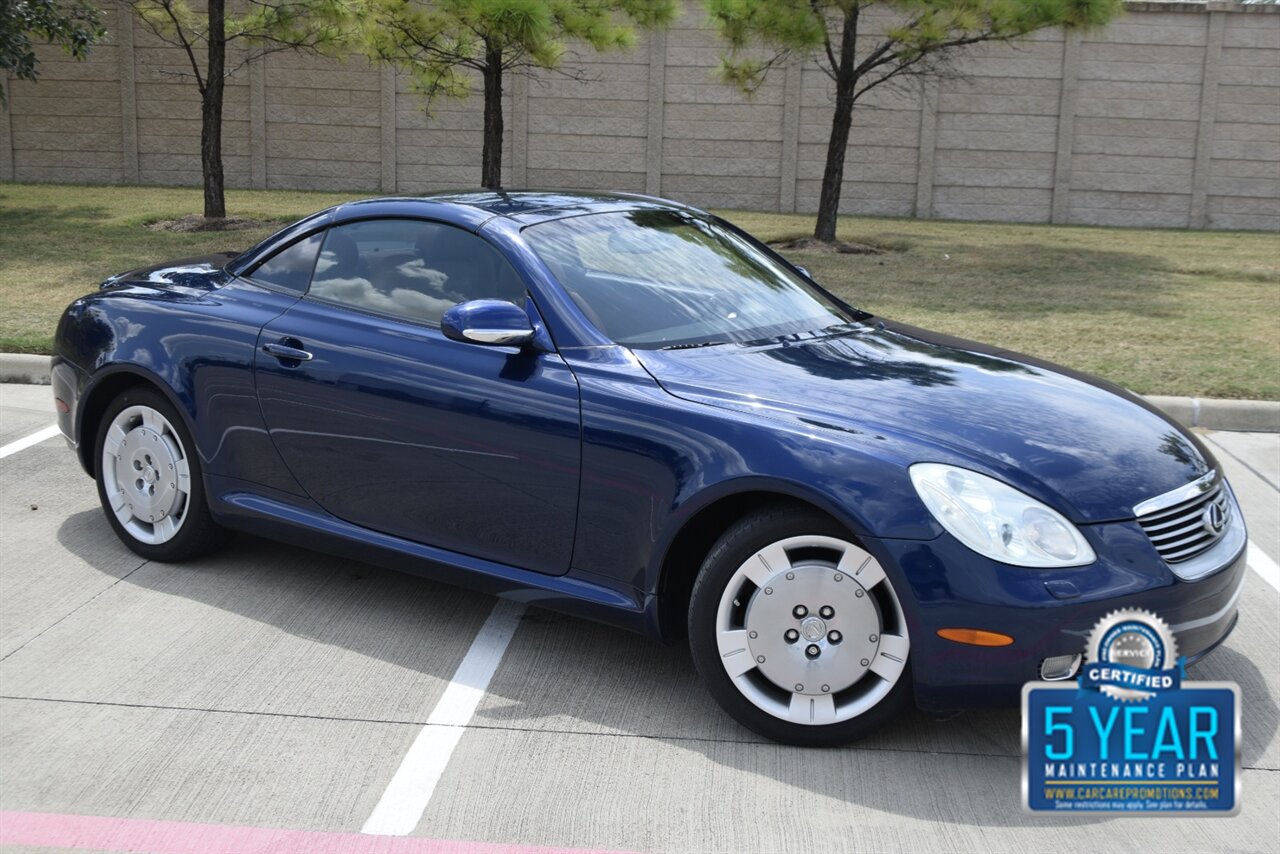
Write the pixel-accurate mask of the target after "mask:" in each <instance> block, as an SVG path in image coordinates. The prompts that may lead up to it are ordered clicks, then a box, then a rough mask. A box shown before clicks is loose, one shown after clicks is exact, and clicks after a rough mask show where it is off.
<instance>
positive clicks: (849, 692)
mask: <svg viewBox="0 0 1280 854" xmlns="http://www.w3.org/2000/svg"><path fill="white" fill-rule="evenodd" d="M689 639H690V647H691V649H692V651H693V658H694V663H695V664H696V665H697V667H698V671H699V672H700V673H701V674H702V677H703V679H705V680H706V682H707V685H708V687H709V688H710V690H711V693H712V694H713V695H714V696H715V698H716V700H717V701H718V702H719V703H720V705H721V706H723V707H724V708H725V710H726V711H727V712H729V714H730V715H732V716H733V717H734V718H735V719H737V720H738V722H739V723H742V724H743V725H745V726H746V727H748V728H750V729H752V730H754V731H755V732H758V733H760V734H761V735H764V736H766V737H768V738H771V739H774V740H776V741H781V742H785V743H788V744H800V745H814V746H817V745H831V744H840V743H844V742H848V741H853V740H854V739H857V738H861V737H862V736H864V735H866V734H868V733H870V732H871V731H872V730H874V729H876V728H877V727H879V726H880V725H881V724H883V723H884V722H886V721H887V720H889V719H890V718H891V717H892V716H893V715H894V713H895V712H897V711H898V710H899V709H900V708H901V707H902V705H903V704H904V703H906V701H907V699H908V696H909V693H910V682H911V679H910V673H909V671H908V659H909V655H910V651H911V641H910V637H909V635H908V633H907V623H906V618H905V616H904V614H903V610H902V605H901V603H900V602H899V600H898V595H897V593H896V592H895V591H894V589H893V585H892V583H891V582H890V580H889V579H888V577H887V576H886V575H885V572H884V570H883V569H882V568H881V566H880V564H879V563H878V562H877V561H876V559H875V558H874V557H872V556H871V555H870V554H869V553H868V552H867V551H865V550H864V549H862V548H861V547H860V546H858V545H857V544H855V543H854V542H853V541H852V540H851V538H850V536H849V534H848V532H847V531H845V530H843V528H841V526H840V525H838V524H837V523H836V522H835V521H834V520H832V519H830V518H829V517H827V516H824V515H822V514H820V513H817V512H814V511H809V510H806V509H803V508H789V507H779V508H773V509H768V510H764V511H761V512H758V513H756V514H753V515H751V516H748V517H746V518H744V519H742V520H741V521H739V522H738V523H737V524H735V525H734V526H733V527H732V528H730V529H729V530H728V531H727V532H725V534H724V536H722V537H721V538H720V540H719V542H717V543H716V545H715V546H714V547H713V548H712V550H711V552H710V554H708V555H707V559H706V560H705V561H704V562H703V565H702V569H701V571H700V572H699V575H698V579H697V581H696V582H695V584H694V588H693V595H692V600H691V603H690V609H689Z"/></svg>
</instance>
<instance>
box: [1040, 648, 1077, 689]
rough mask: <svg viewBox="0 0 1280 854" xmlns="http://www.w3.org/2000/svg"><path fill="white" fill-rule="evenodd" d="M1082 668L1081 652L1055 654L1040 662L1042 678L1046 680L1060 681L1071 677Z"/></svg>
mask: <svg viewBox="0 0 1280 854" xmlns="http://www.w3.org/2000/svg"><path fill="white" fill-rule="evenodd" d="M1079 669H1080V653H1076V654H1075V655H1055V656H1054V657H1053V658H1046V659H1045V660H1044V661H1042V662H1040V678H1041V679H1043V680H1045V681H1046V682H1060V681H1062V680H1063V679H1070V678H1071V677H1072V676H1075V675H1076V671H1077V670H1079Z"/></svg>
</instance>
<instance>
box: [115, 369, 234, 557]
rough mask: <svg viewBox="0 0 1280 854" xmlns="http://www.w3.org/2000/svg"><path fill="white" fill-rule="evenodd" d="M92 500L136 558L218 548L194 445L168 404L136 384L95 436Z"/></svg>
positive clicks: (218, 530) (220, 533)
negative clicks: (95, 474)
mask: <svg viewBox="0 0 1280 854" xmlns="http://www.w3.org/2000/svg"><path fill="white" fill-rule="evenodd" d="M97 459H98V497H99V498H100V499H101V501H102V509H103V510H104V511H105V512H106V514H107V521H109V522H110V523H111V527H112V528H113V529H114V530H115V532H116V535H117V536H118V537H120V539H121V540H122V541H123V542H124V544H125V545H127V546H128V547H129V548H131V549H132V550H133V551H135V552H137V553H138V554H140V555H142V556H143V557H146V558H150V559H153V560H163V561H179V560H185V559H187V558H192V557H197V556H199V555H201V554H204V553H206V552H208V551H211V550H212V549H214V548H216V547H217V546H219V545H221V544H222V543H223V542H224V541H225V539H226V537H227V532H226V531H225V529H223V528H222V527H221V526H219V525H218V524H217V523H216V522H214V521H213V518H212V516H210V515H209V509H208V502H207V501H206V499H205V495H204V483H203V480H202V479H201V471H200V461H199V459H198V457H197V455H196V454H195V443H194V442H193V441H192V440H191V436H190V434H189V433H188V432H187V428H186V425H185V424H184V423H183V421H182V419H181V418H180V417H179V416H178V413H177V412H176V411H175V410H174V408H173V406H172V405H171V404H170V403H169V401H167V400H166V399H165V398H164V397H163V396H162V395H161V394H160V393H159V392H157V391H155V390H153V389H150V388H146V387H143V386H136V387H134V388H130V389H127V390H126V391H124V392H123V393H121V394H120V396H119V397H117V398H116V399H115V400H114V401H112V402H111V405H110V406H108V407H107V411H106V413H105V414H104V415H103V420H102V423H101V424H100V425H99V429H98V433H97Z"/></svg>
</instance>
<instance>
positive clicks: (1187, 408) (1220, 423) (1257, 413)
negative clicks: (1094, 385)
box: [1146, 395, 1280, 433]
mask: <svg viewBox="0 0 1280 854" xmlns="http://www.w3.org/2000/svg"><path fill="white" fill-rule="evenodd" d="M1146 401H1147V402H1148V403H1150V404H1151V405H1152V406H1154V407H1156V408H1157V409H1160V410H1162V411H1163V412H1164V413H1165V414H1166V415H1168V416H1169V417H1170V418H1172V419H1173V420H1174V421H1177V422H1178V423H1179V424H1181V425H1183V426H1184V427H1202V428H1204V429H1206V430H1238V431H1242V432H1249V433H1280V402H1277V401H1274V400H1222V399H1218V398H1212V397H1210V398H1199V397H1165V396H1162V395H1150V396H1148V397H1147V398H1146Z"/></svg>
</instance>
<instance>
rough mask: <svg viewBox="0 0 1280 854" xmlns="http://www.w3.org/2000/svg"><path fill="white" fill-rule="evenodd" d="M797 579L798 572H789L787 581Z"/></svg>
mask: <svg viewBox="0 0 1280 854" xmlns="http://www.w3.org/2000/svg"><path fill="white" fill-rule="evenodd" d="M795 580H796V574H795V573H794V572H788V573H787V581H795Z"/></svg>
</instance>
